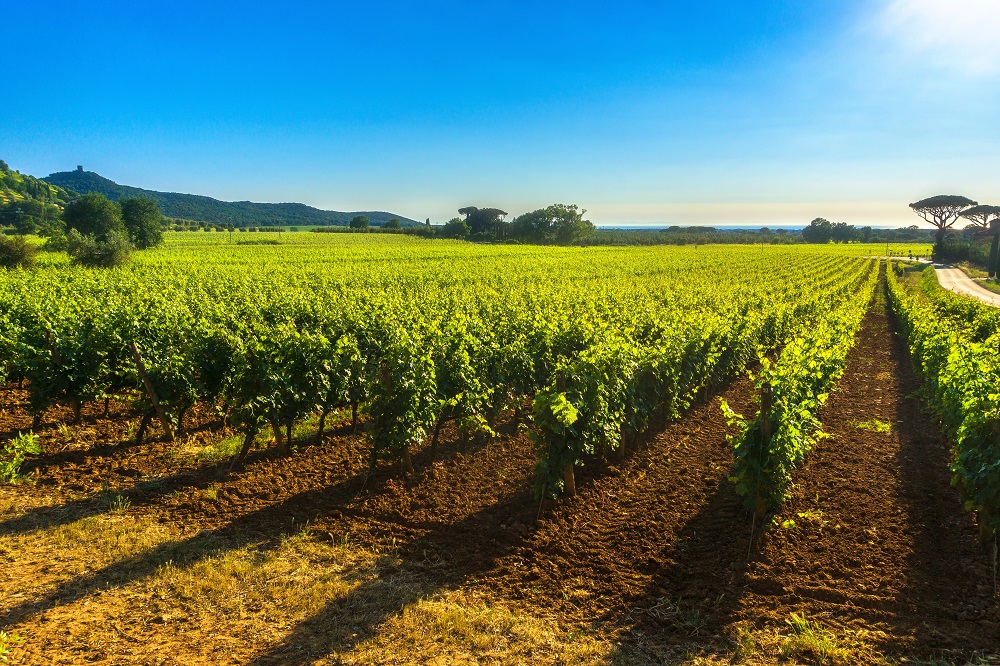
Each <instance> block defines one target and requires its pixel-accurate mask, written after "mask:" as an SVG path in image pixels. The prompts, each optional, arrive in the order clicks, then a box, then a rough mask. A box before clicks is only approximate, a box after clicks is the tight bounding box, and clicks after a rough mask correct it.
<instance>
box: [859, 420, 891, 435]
mask: <svg viewBox="0 0 1000 666" xmlns="http://www.w3.org/2000/svg"><path fill="white" fill-rule="evenodd" d="M854 427H855V428H857V429H858V430H867V431H868V432H879V433H888V432H892V424H891V423H888V422H886V421H880V420H878V419H869V420H867V421H857V422H855V423H854Z"/></svg>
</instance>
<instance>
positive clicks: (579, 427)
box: [0, 233, 871, 490]
mask: <svg viewBox="0 0 1000 666" xmlns="http://www.w3.org/2000/svg"><path fill="white" fill-rule="evenodd" d="M72 235H74V236H78V234H72ZM285 237H286V238H287V240H288V241H289V242H283V243H282V244H281V245H280V246H277V247H270V246H263V245H237V244H235V243H231V242H230V239H229V237H228V234H197V235H196V234H171V235H170V236H168V238H167V241H166V243H165V247H164V249H163V250H162V251H158V252H149V253H142V252H139V253H135V255H134V256H133V258H132V263H131V264H130V265H129V266H128V267H127V268H126V269H124V270H116V271H93V270H85V269H84V268H82V267H80V266H76V265H67V264H66V263H65V262H58V261H52V262H45V265H43V266H40V267H39V268H38V269H36V270H34V271H7V272H2V273H0V287H2V288H0V380H4V381H17V380H20V379H24V380H25V388H26V390H27V392H28V402H29V409H30V411H31V412H32V414H34V415H35V416H37V417H41V416H42V415H44V414H45V411H46V410H47V409H48V408H49V407H51V406H53V405H55V404H67V403H70V404H71V403H73V402H78V403H83V404H85V403H87V402H88V401H94V400H100V399H102V398H103V397H105V396H108V395H115V396H126V397H128V398H130V399H132V400H134V401H135V402H136V403H138V405H137V406H138V407H139V409H140V410H142V411H148V409H149V407H150V403H149V399H148V397H147V395H146V392H145V388H144V386H143V384H142V382H141V380H140V377H139V375H138V372H137V370H136V366H135V362H134V360H133V358H132V355H131V353H130V347H129V345H130V343H134V344H135V345H136V348H137V350H138V352H139V353H140V355H141V358H142V359H143V362H144V364H145V367H146V370H147V373H148V375H149V378H150V380H151V382H152V383H153V385H154V386H155V387H156V390H157V393H158V394H159V397H160V401H161V403H162V405H163V407H164V409H165V410H166V412H167V414H168V417H169V418H170V419H172V420H173V421H174V423H177V422H178V421H180V420H181V415H182V414H183V413H184V412H185V411H186V410H188V409H190V408H191V406H192V405H195V404H198V405H201V406H203V407H204V408H207V409H211V410H216V409H217V410H219V411H220V412H221V413H224V414H228V415H229V417H230V422H231V423H233V424H234V425H235V426H237V427H239V428H241V429H242V431H243V434H244V437H243V438H242V441H243V442H244V443H247V444H248V445H252V444H253V442H254V441H256V440H255V435H256V433H257V431H258V430H260V429H261V428H264V427H269V426H270V425H271V423H272V422H273V423H277V424H278V425H279V426H280V427H281V428H282V429H284V430H285V432H286V433H287V431H288V429H289V425H290V424H291V425H292V426H294V425H295V424H296V423H302V422H304V421H306V420H307V419H311V418H315V416H316V414H317V413H318V414H322V413H324V412H326V413H329V412H330V411H332V410H336V409H340V408H341V407H345V406H352V407H356V408H358V409H360V411H361V413H362V414H365V413H366V412H367V414H368V416H369V417H370V418H369V419H368V420H367V422H368V425H369V436H370V440H371V442H372V448H373V451H374V452H375V453H376V454H377V455H379V456H385V457H393V456H397V455H400V454H402V453H403V452H404V451H405V450H407V449H408V448H411V447H413V446H416V445H419V444H421V443H423V442H424V441H426V440H427V439H428V437H431V436H432V435H431V432H432V430H433V429H434V426H436V425H438V424H441V423H444V422H454V423H455V425H456V427H457V430H458V431H459V434H460V436H462V437H467V436H469V435H472V434H474V433H477V432H478V433H485V434H487V435H489V433H490V432H491V428H492V427H493V426H492V425H491V424H495V423H496V422H497V419H498V418H502V417H507V416H509V415H510V414H511V413H512V411H513V410H520V409H523V408H524V407H525V406H526V405H527V404H529V403H530V401H531V400H532V399H534V398H535V397H536V396H538V397H539V403H538V405H539V411H538V414H537V419H538V425H537V426H536V428H537V430H538V433H537V436H538V437H539V441H540V446H539V458H540V459H541V460H542V461H543V470H544V469H545V468H551V469H556V470H558V469H560V467H559V463H560V462H564V461H570V462H572V464H573V465H579V464H584V463H586V462H587V459H588V457H589V456H593V455H597V454H601V453H603V454H607V453H609V452H612V451H616V450H617V448H618V447H619V446H620V442H621V435H622V433H625V434H626V436H631V435H632V434H634V433H638V432H641V431H642V430H643V428H645V427H647V426H648V424H649V423H650V422H651V418H652V415H653V414H654V413H655V412H659V413H662V414H664V415H665V416H667V417H676V416H677V415H679V414H681V413H682V412H683V410H685V409H686V408H687V407H688V406H689V405H690V404H691V401H692V400H693V399H694V396H695V394H696V393H697V391H699V390H701V389H702V388H704V387H707V386H715V385H718V383H719V382H721V381H723V380H724V379H726V378H727V377H731V376H733V375H734V374H735V373H737V372H740V371H741V370H742V369H743V368H745V366H746V364H747V363H748V362H749V361H752V360H753V359H756V358H757V356H758V354H759V353H760V351H761V350H764V349H773V348H774V347H776V346H778V345H780V344H783V343H784V342H785V341H787V340H788V339H790V338H791V337H793V336H794V335H795V334H797V333H798V332H799V330H800V328H801V326H802V324H803V322H808V321H812V320H814V319H815V318H816V317H817V315H818V313H822V312H825V311H826V310H827V309H828V308H829V307H830V304H831V303H839V302H841V301H843V300H844V299H845V298H847V297H849V296H852V295H854V294H856V292H857V291H858V289H859V285H861V284H863V278H864V276H865V275H867V273H868V272H869V271H870V262H868V261H866V260H859V259H854V258H851V257H850V256H849V255H848V254H846V253H843V254H839V253H838V251H837V249H836V248H833V247H832V246H831V247H827V248H823V249H822V250H821V251H820V250H817V249H816V248H810V247H807V246H801V247H797V248H775V249H774V254H768V255H762V253H761V251H760V249H759V248H738V247H737V248H727V249H725V250H719V249H712V248H706V249H698V250H694V249H689V248H672V249H671V250H670V251H664V250H663V249H662V248H630V249H628V250H617V249H614V248H608V249H602V250H599V251H594V250H583V249H579V248H558V249H555V248H547V247H537V246H528V245H504V244H480V245H476V244H471V243H469V244H457V243H427V242H422V241H419V240H417V239H413V238H408V237H406V236H404V235H402V234H381V233H372V234H352V233H344V234H309V233H299V234H286V235H285ZM81 238H82V237H81ZM857 251H859V252H860V253H862V254H865V253H870V251H871V250H870V249H866V248H861V249H860V250H857ZM359 267H364V269H363V270H359ZM560 371H561V372H562V374H563V376H564V381H565V386H564V387H563V388H562V389H561V390H557V389H558V382H557V372H560ZM553 392H554V393H553ZM553 394H562V396H563V397H562V400H565V401H566V402H567V403H568V405H567V404H565V403H559V402H558V401H557V402H551V403H549V404H548V405H547V409H548V410H549V414H550V415H551V417H552V419H555V422H558V420H559V419H563V420H564V421H565V420H567V415H568V414H569V413H570V412H569V411H568V409H567V407H572V409H573V410H575V411H576V419H575V420H574V421H573V423H571V424H569V425H568V426H566V429H565V431H559V430H558V428H557V427H556V425H555V423H554V422H553V421H552V419H549V417H548V416H546V414H545V411H544V409H545V408H546V401H545V396H546V395H553ZM292 431H293V433H294V432H295V429H294V427H293V428H292ZM563 435H565V437H563V439H559V440H556V439H554V438H556V437H559V436H563ZM247 436H249V438H248V437H247ZM550 437H552V438H553V439H552V442H553V446H552V447H551V448H546V447H547V443H548V442H549V438H550ZM542 444H545V446H543V445H542ZM548 451H550V452H551V453H548ZM558 487H559V486H558V484H555V485H550V486H549V489H550V490H553V489H558Z"/></svg>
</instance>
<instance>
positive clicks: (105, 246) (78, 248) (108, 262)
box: [66, 229, 132, 268]
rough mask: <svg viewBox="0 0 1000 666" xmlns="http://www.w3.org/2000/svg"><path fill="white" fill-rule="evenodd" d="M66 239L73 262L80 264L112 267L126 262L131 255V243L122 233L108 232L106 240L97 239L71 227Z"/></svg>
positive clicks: (94, 266)
mask: <svg viewBox="0 0 1000 666" xmlns="http://www.w3.org/2000/svg"><path fill="white" fill-rule="evenodd" d="M66 241H67V244H68V248H67V249H68V252H69V256H70V257H72V259H73V263H74V264H79V265H81V266H89V267H92V268H114V267H115V266H121V265H123V264H125V263H127V262H128V260H129V258H130V257H131V256H132V244H131V243H130V242H129V240H128V238H127V237H126V236H125V235H124V234H121V233H117V232H112V233H110V234H108V237H107V240H97V239H95V238H94V237H93V236H84V235H83V234H81V233H80V232H78V231H77V230H76V229H71V230H70V232H69V234H67V237H66Z"/></svg>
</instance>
